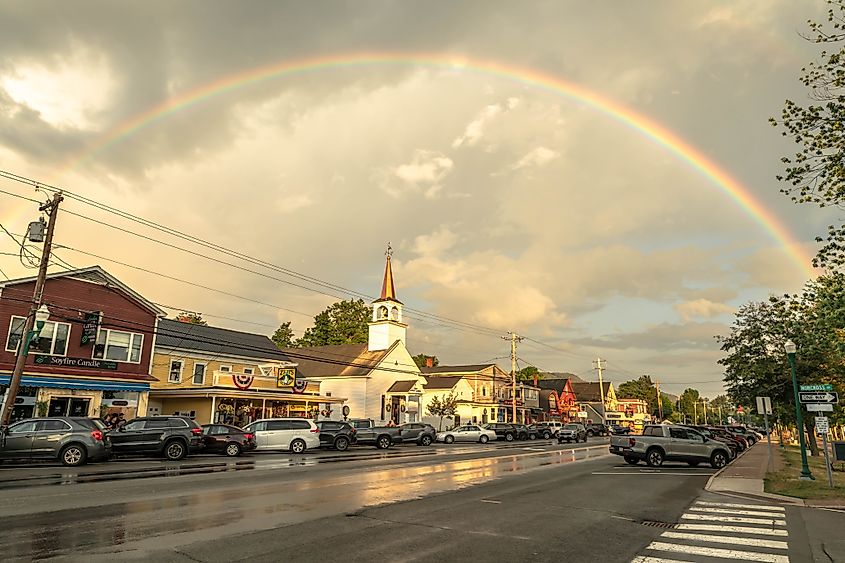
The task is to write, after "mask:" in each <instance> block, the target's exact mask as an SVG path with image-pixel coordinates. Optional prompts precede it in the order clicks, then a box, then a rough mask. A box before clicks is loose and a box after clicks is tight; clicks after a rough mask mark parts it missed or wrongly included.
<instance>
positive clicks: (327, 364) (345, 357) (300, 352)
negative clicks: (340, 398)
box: [282, 340, 410, 377]
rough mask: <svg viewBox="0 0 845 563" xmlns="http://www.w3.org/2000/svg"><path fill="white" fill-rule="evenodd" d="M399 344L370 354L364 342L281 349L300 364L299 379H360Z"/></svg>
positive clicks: (298, 369) (298, 368)
mask: <svg viewBox="0 0 845 563" xmlns="http://www.w3.org/2000/svg"><path fill="white" fill-rule="evenodd" d="M398 343H399V340H397V341H396V342H394V343H393V345H392V346H391V347H390V348H388V349H387V350H376V351H373V352H370V351H369V350H367V347H368V345H367V344H366V343H363V344H335V345H331V346H312V347H310V348H284V349H283V350H282V352H283V353H284V354H286V355H287V357H289V358H290V360H291V361H293V362H297V363H298V364H299V365H298V366H297V368H296V372H297V375H299V376H301V377H361V376H366V375H369V374H370V372H371V371H373V370H374V369H375V368H376V367H378V365H379V364H380V363H381V362H382V360H384V358H385V357H386V356H387V355H388V354H389V353H390V352H391V351H392V350H393V349H394V348H395V347H396V345H397V344H398ZM409 371H410V370H409Z"/></svg>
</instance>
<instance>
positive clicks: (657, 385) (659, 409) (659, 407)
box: [654, 381, 663, 422]
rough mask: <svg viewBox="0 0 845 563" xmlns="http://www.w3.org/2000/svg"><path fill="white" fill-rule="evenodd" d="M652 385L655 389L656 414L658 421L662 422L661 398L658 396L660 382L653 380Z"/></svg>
mask: <svg viewBox="0 0 845 563" xmlns="http://www.w3.org/2000/svg"><path fill="white" fill-rule="evenodd" d="M654 387H655V389H657V416H658V418H660V420H659V421H658V422H663V399H661V398H660V382H659V381H655V382H654Z"/></svg>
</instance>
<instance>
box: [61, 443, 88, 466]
mask: <svg viewBox="0 0 845 563" xmlns="http://www.w3.org/2000/svg"><path fill="white" fill-rule="evenodd" d="M87 458H88V451H87V450H86V449H85V447H84V446H80V445H79V444H70V445H68V446H65V447H64V448H63V449H62V452H61V453H60V454H59V459H60V460H62V465H66V466H67V467H76V466H78V465H82V464H83V463H85V460H86V459H87Z"/></svg>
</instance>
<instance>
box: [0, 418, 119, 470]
mask: <svg viewBox="0 0 845 563" xmlns="http://www.w3.org/2000/svg"><path fill="white" fill-rule="evenodd" d="M109 457H111V442H110V440H109V438H108V436H107V435H106V432H105V426H104V425H103V423H102V422H100V421H99V420H97V419H94V418H76V417H64V416H57V417H50V418H31V419H28V420H22V421H20V422H16V423H14V424H12V425H10V426H6V427H2V428H0V460H6V459H22V460H57V461H60V462H62V464H64V465H67V466H77V465H82V464H84V463H85V462H86V461H88V460H92V461H95V460H106V459H108V458H109Z"/></svg>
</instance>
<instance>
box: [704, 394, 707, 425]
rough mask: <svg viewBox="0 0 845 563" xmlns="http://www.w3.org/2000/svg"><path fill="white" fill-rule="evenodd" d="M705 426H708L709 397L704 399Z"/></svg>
mask: <svg viewBox="0 0 845 563" xmlns="http://www.w3.org/2000/svg"><path fill="white" fill-rule="evenodd" d="M704 425H705V426H707V397H705V398H704Z"/></svg>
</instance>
